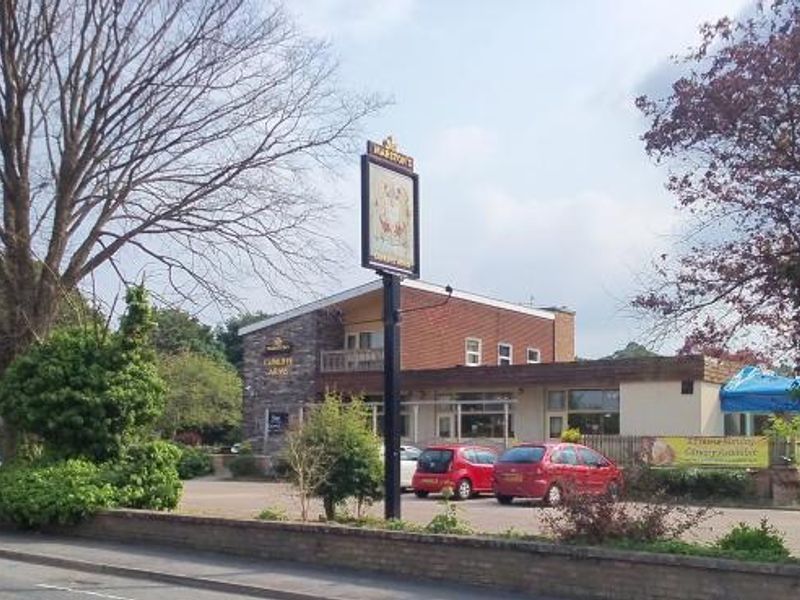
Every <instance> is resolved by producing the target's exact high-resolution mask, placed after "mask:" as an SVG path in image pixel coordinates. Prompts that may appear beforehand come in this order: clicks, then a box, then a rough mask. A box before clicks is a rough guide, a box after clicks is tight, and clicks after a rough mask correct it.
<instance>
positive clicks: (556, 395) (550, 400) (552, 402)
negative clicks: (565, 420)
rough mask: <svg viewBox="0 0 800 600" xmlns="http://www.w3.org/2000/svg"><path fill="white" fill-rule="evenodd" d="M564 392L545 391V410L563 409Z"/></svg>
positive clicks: (564, 403) (564, 404) (564, 405)
mask: <svg viewBox="0 0 800 600" xmlns="http://www.w3.org/2000/svg"><path fill="white" fill-rule="evenodd" d="M565 399H566V394H565V393H564V392H561V391H559V392H547V410H553V411H555V410H564V409H565V408H566V402H565Z"/></svg>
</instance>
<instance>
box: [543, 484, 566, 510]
mask: <svg viewBox="0 0 800 600" xmlns="http://www.w3.org/2000/svg"><path fill="white" fill-rule="evenodd" d="M563 501H564V492H562V491H561V488H560V487H559V486H558V485H557V484H555V483H554V484H553V485H551V486H550V487H549V488H547V492H546V493H545V495H544V503H545V504H546V505H547V506H558V505H559V504H561V503H562V502H563Z"/></svg>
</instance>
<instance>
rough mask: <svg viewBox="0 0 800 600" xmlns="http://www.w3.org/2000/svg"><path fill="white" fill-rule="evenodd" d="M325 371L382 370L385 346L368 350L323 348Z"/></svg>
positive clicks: (322, 366)
mask: <svg viewBox="0 0 800 600" xmlns="http://www.w3.org/2000/svg"><path fill="white" fill-rule="evenodd" d="M319 364H320V371H321V372H323V373H348V372H353V371H382V370H383V348H370V349H366V350H323V351H322V353H321V356H320V363H319Z"/></svg>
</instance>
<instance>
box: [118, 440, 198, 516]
mask: <svg viewBox="0 0 800 600" xmlns="http://www.w3.org/2000/svg"><path fill="white" fill-rule="evenodd" d="M180 456H181V451H180V449H179V448H178V447H177V446H175V445H174V444H170V443H169V442H162V441H156V442H147V443H142V444H135V445H132V446H129V447H127V448H126V449H125V450H124V452H123V453H122V456H121V457H120V458H119V460H117V461H114V462H111V463H106V465H105V469H104V477H105V478H106V479H107V480H108V481H109V482H110V483H111V484H112V485H113V486H114V487H115V488H116V500H117V505H118V506H121V507H125V508H146V509H151V510H171V509H173V508H175V507H176V506H177V505H178V500H180V497H181V491H182V490H183V484H182V483H181V480H180V477H179V476H178V460H179V459H180Z"/></svg>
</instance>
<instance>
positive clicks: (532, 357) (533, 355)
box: [527, 348, 542, 365]
mask: <svg viewBox="0 0 800 600" xmlns="http://www.w3.org/2000/svg"><path fill="white" fill-rule="evenodd" d="M527 358H528V364H529V365H535V364H536V363H540V362H542V353H541V352H539V349H538V348H528V356H527Z"/></svg>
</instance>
